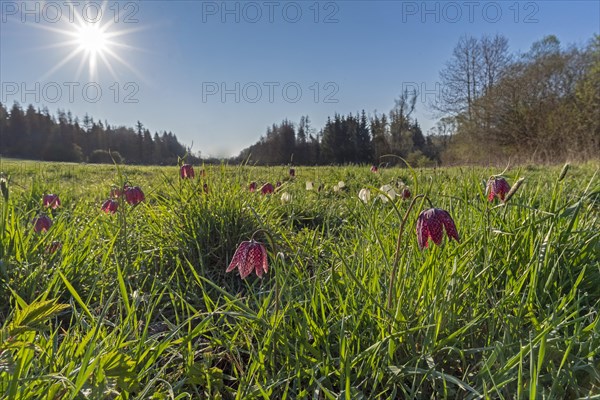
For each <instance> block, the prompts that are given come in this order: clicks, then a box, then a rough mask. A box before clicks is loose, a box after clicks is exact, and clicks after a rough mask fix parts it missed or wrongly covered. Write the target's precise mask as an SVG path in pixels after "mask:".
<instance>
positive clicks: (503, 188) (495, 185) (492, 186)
mask: <svg viewBox="0 0 600 400" xmlns="http://www.w3.org/2000/svg"><path fill="white" fill-rule="evenodd" d="M509 191H510V185H509V184H508V182H506V179H504V178H503V177H501V176H494V177H491V178H490V179H489V180H488V181H487V186H486V190H485V192H486V194H487V198H488V201H494V197H498V198H499V199H500V200H502V201H504V197H505V196H506V194H507V193H508V192H509Z"/></svg>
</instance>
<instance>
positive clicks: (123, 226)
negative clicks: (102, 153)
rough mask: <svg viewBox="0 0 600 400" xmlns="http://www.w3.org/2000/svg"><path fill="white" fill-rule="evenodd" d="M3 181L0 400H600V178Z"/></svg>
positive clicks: (198, 176) (231, 175)
mask: <svg viewBox="0 0 600 400" xmlns="http://www.w3.org/2000/svg"><path fill="white" fill-rule="evenodd" d="M0 171H2V174H1V175H0V186H1V194H2V196H1V198H0V300H1V301H0V326H1V330H0V397H1V398H8V399H348V400H350V399H480V398H483V399H526V398H527V399H538V398H539V399H593V398H600V323H599V319H600V316H599V315H598V310H599V308H600V177H599V171H600V165H598V164H597V163H587V164H576V165H568V164H567V165H565V166H531V167H526V166H523V167H520V166H508V167H506V168H504V167H499V168H491V167H489V168H483V167H460V168H459V167H454V168H437V169H433V168H429V169H424V168H419V169H416V168H415V169H413V168H411V167H410V166H405V167H403V168H400V167H393V168H391V167H386V166H385V165H373V166H371V165H363V166H347V167H343V166H341V167H303V166H279V167H254V166H250V165H241V166H228V165H192V164H190V163H185V162H184V161H183V160H182V161H181V163H180V165H179V166H168V167H135V166H118V165H113V166H111V165H91V164H90V165H85V164H69V163H42V162H24V161H17V160H10V159H3V160H2V161H1V162H0Z"/></svg>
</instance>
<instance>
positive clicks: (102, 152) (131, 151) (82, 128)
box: [0, 103, 199, 165]
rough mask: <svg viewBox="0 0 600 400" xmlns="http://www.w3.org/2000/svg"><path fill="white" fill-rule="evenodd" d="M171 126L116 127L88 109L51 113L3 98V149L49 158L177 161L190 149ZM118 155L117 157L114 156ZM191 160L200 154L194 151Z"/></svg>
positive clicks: (16, 154) (0, 128)
mask: <svg viewBox="0 0 600 400" xmlns="http://www.w3.org/2000/svg"><path fill="white" fill-rule="evenodd" d="M188 150H189V149H187V148H186V147H185V146H184V145H182V144H181V143H179V141H178V140H177V136H175V135H174V134H173V133H171V132H161V133H159V132H155V133H154V135H152V134H151V133H150V131H149V130H148V129H146V128H144V125H142V123H141V122H139V121H138V123H137V125H136V127H135V129H134V128H126V127H123V126H119V127H112V126H110V125H109V124H108V123H107V122H105V123H102V122H101V121H94V119H93V118H92V117H89V116H88V115H87V114H86V115H85V116H84V118H83V120H81V121H79V119H78V118H77V117H75V118H74V117H73V116H72V115H71V113H70V112H64V111H62V110H59V111H58V115H57V116H53V115H50V113H49V112H48V109H47V108H44V109H42V110H36V109H35V108H34V107H33V106H32V105H29V107H27V110H25V111H23V109H22V108H21V106H20V105H19V104H18V103H14V104H13V106H12V108H11V109H10V111H8V110H7V109H6V108H5V107H4V105H3V104H1V103H0V155H2V156H3V157H15V158H25V159H31V160H44V161H70V162H90V163H113V162H117V163H127V164H147V165H150V164H158V165H174V164H176V163H177V160H178V157H183V156H184V155H186V153H189V151H188ZM113 160H114V161H113ZM187 160H188V161H189V162H194V161H196V162H199V159H197V158H195V157H193V156H191V155H189V154H188V157H187Z"/></svg>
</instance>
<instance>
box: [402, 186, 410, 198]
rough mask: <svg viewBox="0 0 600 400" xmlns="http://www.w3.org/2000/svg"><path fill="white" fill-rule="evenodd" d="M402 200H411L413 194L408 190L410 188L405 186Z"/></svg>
mask: <svg viewBox="0 0 600 400" xmlns="http://www.w3.org/2000/svg"><path fill="white" fill-rule="evenodd" d="M401 196H402V200H406V199H410V196H411V193H410V189H409V188H408V186H404V187H403V188H402V193H401Z"/></svg>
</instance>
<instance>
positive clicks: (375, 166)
mask: <svg viewBox="0 0 600 400" xmlns="http://www.w3.org/2000/svg"><path fill="white" fill-rule="evenodd" d="M378 171H379V168H378V167H377V165H371V172H373V173H376V172H378Z"/></svg>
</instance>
